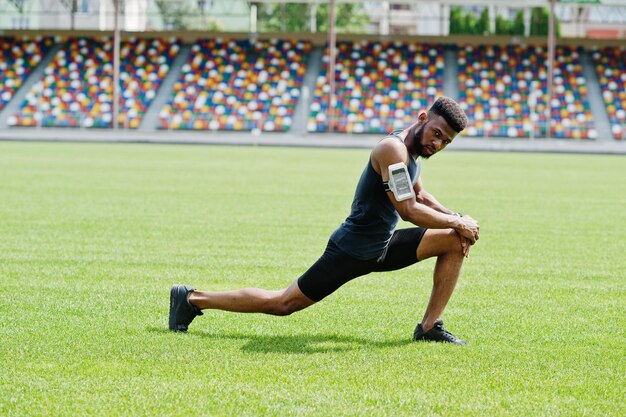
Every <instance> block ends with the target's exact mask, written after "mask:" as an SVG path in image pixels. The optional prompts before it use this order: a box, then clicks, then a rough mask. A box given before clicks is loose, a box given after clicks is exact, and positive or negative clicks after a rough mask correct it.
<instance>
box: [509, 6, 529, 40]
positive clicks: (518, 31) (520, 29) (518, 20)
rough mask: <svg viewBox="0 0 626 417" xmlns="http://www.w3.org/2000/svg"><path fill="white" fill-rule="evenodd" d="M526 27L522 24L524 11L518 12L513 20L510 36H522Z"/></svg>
mask: <svg viewBox="0 0 626 417" xmlns="http://www.w3.org/2000/svg"><path fill="white" fill-rule="evenodd" d="M525 29H526V25H525V24H524V10H521V9H520V10H518V11H517V13H515V20H513V30H512V32H513V33H511V34H512V35H517V36H524V33H525Z"/></svg>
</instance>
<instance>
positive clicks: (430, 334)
mask: <svg viewBox="0 0 626 417" xmlns="http://www.w3.org/2000/svg"><path fill="white" fill-rule="evenodd" d="M413 340H415V341H419V340H428V341H432V342H445V343H454V344H455V345H465V344H466V343H465V342H464V341H463V340H461V339H459V338H457V337H456V336H455V335H453V334H452V333H450V332H449V331H447V330H446V329H444V328H443V321H441V320H437V321H436V322H435V325H434V326H433V328H432V329H430V330H429V331H427V332H424V331H423V330H422V324H421V323H419V324H418V325H417V327H416V328H415V331H414V332H413Z"/></svg>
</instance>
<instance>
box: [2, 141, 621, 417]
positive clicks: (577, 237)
mask: <svg viewBox="0 0 626 417" xmlns="http://www.w3.org/2000/svg"><path fill="white" fill-rule="evenodd" d="M457 140H463V138H457V139H455V141H457ZM454 146H455V144H454V143H453V144H451V145H450V146H449V147H448V150H446V151H445V152H443V153H442V154H439V155H436V156H435V157H433V158H431V159H430V160H429V161H426V162H425V163H424V167H423V170H422V179H423V182H424V184H425V186H426V189H427V190H429V191H430V192H432V193H433V194H434V195H435V196H436V197H437V198H438V199H439V200H440V201H441V202H442V203H444V204H446V206H448V207H450V208H451V209H453V210H459V211H462V212H464V213H468V214H470V215H472V216H474V217H475V218H477V219H478V220H479V221H480V225H481V238H480V241H479V242H478V244H477V245H476V246H474V247H473V248H472V251H471V253H470V257H469V259H467V260H466V261H465V264H464V266H463V272H462V276H461V279H460V281H459V285H458V286H457V289H456V291H455V293H454V295H453V297H452V300H451V302H450V305H449V306H448V308H447V310H446V314H445V316H444V320H445V323H446V327H447V328H449V329H450V330H451V331H452V332H454V333H455V334H457V335H458V336H460V337H462V338H463V339H465V340H468V341H469V345H468V346H465V347H457V346H448V345H443V344H429V343H413V342H411V335H412V331H413V327H414V326H415V323H416V322H417V321H418V320H420V319H421V313H422V311H423V309H424V308H425V306H426V303H427V302H428V297H429V294H430V289H431V285H432V270H433V268H434V265H435V261H434V260H433V259H431V260H426V261H423V262H420V263H418V264H417V265H415V266H412V267H409V268H406V269H403V270H400V271H395V272H386V273H380V274H372V275H371V276H367V277H362V278H358V279H356V280H354V281H351V282H349V283H348V284H346V285H345V286H343V287H342V288H341V289H340V290H339V291H338V292H336V293H335V294H333V295H331V296H330V297H328V298H327V299H325V300H324V301H323V302H320V303H318V304H316V305H315V306H312V307H311V308H309V309H306V310H304V311H302V312H299V313H296V314H294V315H292V316H289V317H270V316H263V315H254V314H234V313H226V312H218V311H206V312H205V314H204V316H202V317H198V318H197V319H196V320H195V321H194V323H193V324H192V325H191V327H190V331H189V333H188V334H174V333H170V332H169V331H168V330H167V312H168V295H169V288H170V286H171V285H172V284H175V283H185V284H189V285H194V286H196V287H197V288H201V289H206V290H220V289H234V288H241V287H264V288H270V289H279V288H283V287H284V286H286V285H288V284H289V283H291V282H292V281H293V280H294V279H295V278H297V277H298V276H299V275H300V274H301V273H302V272H303V271H304V270H305V269H306V268H307V267H308V266H309V265H311V264H312V263H313V262H314V261H315V260H316V259H317V258H318V256H319V255H320V254H321V253H322V251H323V249H324V247H325V245H326V242H327V239H328V236H329V235H330V233H331V232H332V231H333V230H334V228H335V227H336V226H337V225H338V224H339V223H340V222H341V221H343V220H344V219H345V216H346V215H347V213H348V210H349V209H350V203H351V200H352V196H353V193H354V186H355V184H356V182H357V180H358V177H359V175H360V174H361V172H362V170H363V168H364V166H365V164H366V163H367V160H368V157H369V151H368V150H365V149H349V150H347V149H314V148H278V147H218V146H176V145H140V144H84V143H83V144H78V143H23V142H0V179H1V181H0V201H2V204H1V205H0V236H2V239H0V282H1V285H0V317H2V320H1V321H0V369H2V378H1V379H0V415H2V416H74V415H88V416H187V415H207V416H235V415H236V416H244V417H246V416H255V417H256V416H298V415H306V416H313V417H316V416H323V417H326V416H393V417H403V416H453V415H458V416H469V417H472V416H481V417H482V416H536V415H542V416H579V415H588V416H623V415H626V403H625V402H624V401H623V399H624V386H626V362H625V361H624V340H625V330H624V329H626V282H625V280H624V261H623V260H624V253H626V239H624V228H623V225H625V224H626V211H625V210H624V207H626V193H624V192H623V190H624V187H625V183H624V181H625V179H626V164H625V163H624V157H623V156H590V155H553V154H529V153H477V152H454V151H453V150H454ZM285 178H288V179H289V180H288V181H284V180H283V179H285ZM581 190H584V197H585V198H584V201H581ZM402 226H405V225H404V224H403V225H402Z"/></svg>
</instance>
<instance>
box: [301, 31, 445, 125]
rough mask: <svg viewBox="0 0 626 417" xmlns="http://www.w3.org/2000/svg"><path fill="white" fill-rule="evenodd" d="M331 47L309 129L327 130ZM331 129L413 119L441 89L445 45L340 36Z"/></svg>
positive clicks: (312, 107) (406, 121) (404, 122)
mask: <svg viewBox="0 0 626 417" xmlns="http://www.w3.org/2000/svg"><path fill="white" fill-rule="evenodd" d="M328 60H329V52H328V48H326V52H325V54H324V58H323V63H322V71H321V73H320V76H319V77H318V79H317V83H316V87H315V92H314V95H313V101H312V104H311V108H310V114H309V121H308V124H307V130H308V131H310V132H324V131H327V130H328V127H329V126H328V119H327V109H328V105H329V95H330V86H329V85H328V79H327V78H328V76H327V74H328V72H327V66H328ZM335 91H336V93H335V94H336V97H337V103H336V107H335V111H334V113H335V116H334V119H333V130H334V131H336V132H346V133H385V132H390V131H393V130H395V129H403V128H405V127H407V126H408V125H410V124H411V123H413V122H414V121H415V119H416V117H417V114H418V113H419V111H420V110H424V109H426V107H427V106H428V105H429V103H430V102H432V101H433V99H434V98H435V97H436V96H438V95H441V94H442V91H443V47H442V46H440V45H430V44H414V43H405V42H378V41H360V42H347V41H344V42H339V43H338V45H337V59H336V66H335Z"/></svg>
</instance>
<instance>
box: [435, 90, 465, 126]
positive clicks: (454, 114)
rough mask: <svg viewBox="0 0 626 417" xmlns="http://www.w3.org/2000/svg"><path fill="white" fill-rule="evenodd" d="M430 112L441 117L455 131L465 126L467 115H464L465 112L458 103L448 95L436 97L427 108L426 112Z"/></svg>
mask: <svg viewBox="0 0 626 417" xmlns="http://www.w3.org/2000/svg"><path fill="white" fill-rule="evenodd" d="M431 113H434V114H437V115H439V116H441V117H443V118H444V119H445V120H446V122H447V123H448V125H449V126H450V127H451V128H452V129H454V130H455V131H456V132H457V133H459V132H460V131H462V130H463V129H465V127H466V126H467V116H466V115H465V112H464V111H463V109H462V108H461V106H460V105H459V103H457V102H456V101H454V100H453V99H451V98H450V97H445V96H441V97H438V98H437V100H435V102H434V103H433V105H432V106H431V107H430V109H429V110H428V114H431Z"/></svg>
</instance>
